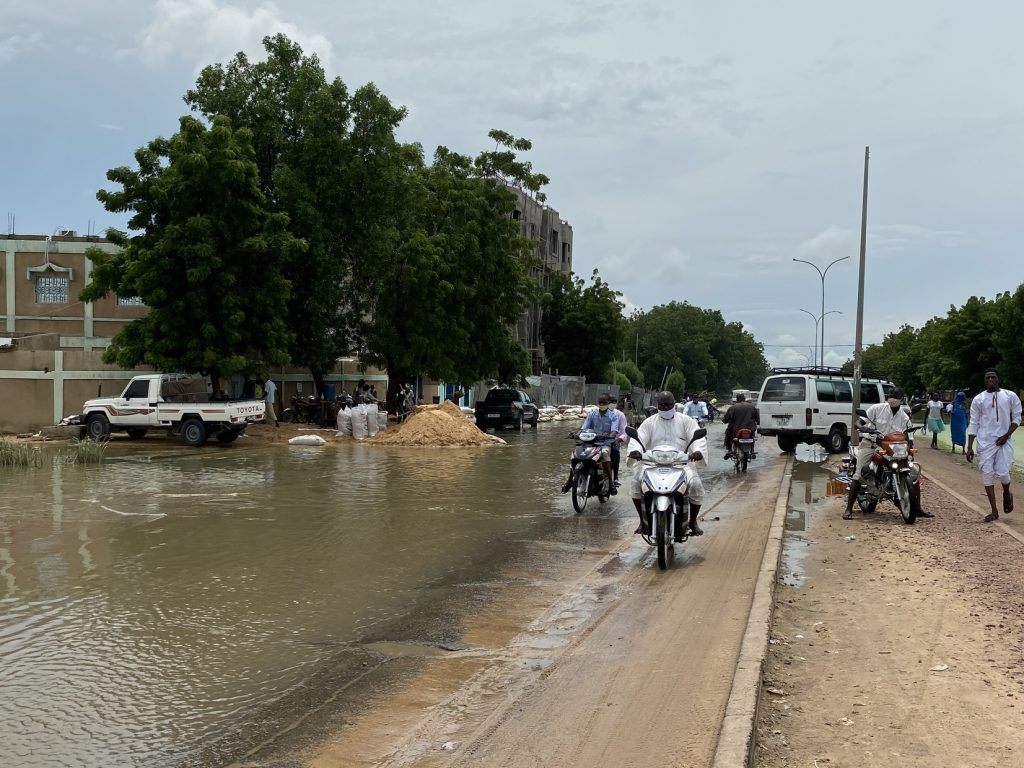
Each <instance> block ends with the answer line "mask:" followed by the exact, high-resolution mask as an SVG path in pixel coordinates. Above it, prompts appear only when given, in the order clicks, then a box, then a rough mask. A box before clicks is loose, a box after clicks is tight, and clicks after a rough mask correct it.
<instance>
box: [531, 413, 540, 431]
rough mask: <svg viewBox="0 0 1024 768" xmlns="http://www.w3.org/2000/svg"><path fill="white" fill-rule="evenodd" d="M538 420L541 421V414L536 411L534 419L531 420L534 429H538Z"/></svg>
mask: <svg viewBox="0 0 1024 768" xmlns="http://www.w3.org/2000/svg"><path fill="white" fill-rule="evenodd" d="M538 421H540V414H538V413H536V412H534V414H533V421H531V422H530V426H531V427H533V428H534V429H536V428H537V422H538Z"/></svg>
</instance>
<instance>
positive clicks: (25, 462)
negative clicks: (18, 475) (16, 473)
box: [0, 440, 43, 467]
mask: <svg viewBox="0 0 1024 768" xmlns="http://www.w3.org/2000/svg"><path fill="white" fill-rule="evenodd" d="M42 463H43V454H42V452H41V451H40V450H39V447H38V446H34V445H27V444H25V443H12V442H10V441H8V440H0V467H38V466H39V465H40V464H42Z"/></svg>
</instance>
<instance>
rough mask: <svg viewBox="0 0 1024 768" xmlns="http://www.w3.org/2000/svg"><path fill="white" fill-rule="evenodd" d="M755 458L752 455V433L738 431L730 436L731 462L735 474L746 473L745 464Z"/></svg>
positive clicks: (747, 430)
mask: <svg viewBox="0 0 1024 768" xmlns="http://www.w3.org/2000/svg"><path fill="white" fill-rule="evenodd" d="M756 458H757V454H756V453H754V433H753V432H752V431H750V430H749V429H739V430H737V431H736V434H735V435H733V436H732V460H733V463H734V464H735V465H736V472H737V473H739V472H746V471H747V463H748V462H750V461H752V460H753V459H756Z"/></svg>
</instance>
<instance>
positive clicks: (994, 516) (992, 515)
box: [985, 512, 999, 523]
mask: <svg viewBox="0 0 1024 768" xmlns="http://www.w3.org/2000/svg"><path fill="white" fill-rule="evenodd" d="M998 519H999V513H998V512H989V513H988V514H987V515H985V522H986V523H991V522H992V521H994V520H998Z"/></svg>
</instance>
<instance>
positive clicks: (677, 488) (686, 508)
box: [626, 427, 708, 570]
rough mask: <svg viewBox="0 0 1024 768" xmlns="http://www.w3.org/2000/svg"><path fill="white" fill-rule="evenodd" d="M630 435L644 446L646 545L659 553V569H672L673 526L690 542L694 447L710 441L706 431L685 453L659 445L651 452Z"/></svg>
mask: <svg viewBox="0 0 1024 768" xmlns="http://www.w3.org/2000/svg"><path fill="white" fill-rule="evenodd" d="M626 434H627V435H629V436H630V437H631V438H632V439H633V440H635V441H636V442H637V443H639V444H640V450H641V451H642V456H641V459H640V463H641V466H642V470H641V471H642V472H643V474H642V475H641V479H640V489H641V492H642V493H643V506H644V515H645V516H646V519H647V530H649V531H650V532H651V533H650V534H649V535H648V534H643V538H644V541H646V542H647V543H648V544H650V545H651V546H652V547H657V550H658V567H659V568H660V569H661V570H665V569H666V568H668V564H669V563H670V562H671V560H672V558H673V557H674V555H675V545H674V543H673V541H672V526H675V531H676V532H677V533H679V534H681V536H680V538H682V539H683V541H686V540H687V539H688V538H689V521H690V499H689V496H688V495H687V492H686V491H687V477H686V465H687V464H688V463H689V461H690V456H689V452H690V446H691V445H693V443H694V442H695V441H697V440H700V439H701V438H703V437H706V436H707V434H708V431H707V430H706V429H698V430H697V431H696V432H694V433H693V439H692V440H690V443H689V445H687V446H686V449H685V450H682V451H680V450H679V449H678V448H676V447H675V446H671V445H656V446H654V447H652V448H651V449H650V450H648V449H647V448H646V447H645V446H644V444H643V443H641V442H640V437H639V433H638V432H637V431H636V429H634V428H633V427H626Z"/></svg>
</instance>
